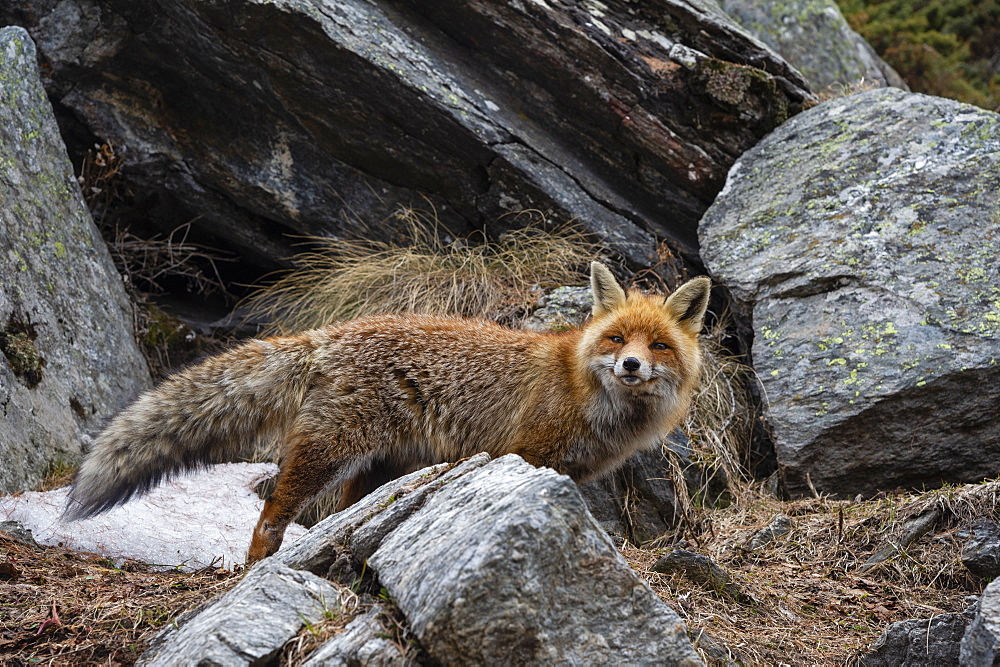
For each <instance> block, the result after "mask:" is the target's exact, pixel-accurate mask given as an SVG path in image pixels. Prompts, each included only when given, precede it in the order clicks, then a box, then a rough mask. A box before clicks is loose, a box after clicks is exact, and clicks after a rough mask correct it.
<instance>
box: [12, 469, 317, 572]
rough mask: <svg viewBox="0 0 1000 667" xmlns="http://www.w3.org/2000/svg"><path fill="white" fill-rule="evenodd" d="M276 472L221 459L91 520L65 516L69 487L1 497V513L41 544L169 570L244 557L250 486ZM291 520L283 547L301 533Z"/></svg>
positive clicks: (253, 509)
mask: <svg viewBox="0 0 1000 667" xmlns="http://www.w3.org/2000/svg"><path fill="white" fill-rule="evenodd" d="M277 472H278V466H276V465H274V464H273V463H222V464H219V465H213V466H209V467H208V468H206V469H204V470H198V471H195V472H190V473H187V474H184V475H179V476H178V477H175V478H174V479H172V480H170V481H168V482H164V483H163V484H160V485H159V486H157V487H156V488H154V489H153V490H152V491H150V492H149V493H147V494H146V495H144V496H142V497H140V498H135V499H133V500H131V501H129V502H127V503H125V504H124V505H122V506H121V507H116V508H114V509H112V510H109V511H108V512H105V513H104V514H99V515H98V516H95V517H93V518H90V519H82V520H80V521H72V522H66V521H63V520H62V519H61V518H60V515H61V514H62V511H63V508H64V507H65V506H66V497H67V496H68V495H69V487H65V488H62V489H56V490H55V491H46V492H31V493H23V494H21V495H19V496H4V497H0V517H2V518H3V519H6V520H15V521H20V522H21V523H22V524H23V525H24V527H25V528H29V529H30V530H31V531H32V533H33V535H34V537H35V540H36V541H37V542H38V543H39V544H46V545H50V546H59V545H61V546H64V547H67V548H70V549H76V550H78V551H87V552H91V553H98V554H101V555H104V556H108V557H109V558H112V559H114V560H115V561H116V562H119V563H120V562H122V561H123V560H125V559H134V560H139V561H142V562H144V563H153V564H156V565H159V566H163V567H164V568H167V569H169V568H174V567H181V568H182V569H185V570H197V569H199V568H202V567H208V566H209V565H212V564H214V565H215V566H216V567H224V568H226V569H232V568H233V565H236V564H240V563H243V562H244V560H245V558H246V553H247V548H248V547H249V546H250V535H251V533H252V532H253V529H254V527H255V526H256V525H257V519H258V518H259V516H260V511H261V508H262V507H263V506H264V501H263V500H261V499H260V498H258V497H257V494H255V493H254V492H253V490H252V489H253V487H254V486H256V485H257V484H259V483H260V482H262V481H263V480H265V479H268V478H269V477H273V476H274V475H275V474H277ZM305 532H306V529H305V528H303V527H302V526H300V525H298V524H292V525H291V526H289V527H288V530H287V531H286V532H285V540H284V543H283V544H282V546H283V547H284V546H288V545H289V544H291V543H292V542H294V541H295V540H296V539H298V538H299V537H301V536H302V535H304V534H305Z"/></svg>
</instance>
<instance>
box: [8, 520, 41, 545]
mask: <svg viewBox="0 0 1000 667" xmlns="http://www.w3.org/2000/svg"><path fill="white" fill-rule="evenodd" d="M0 533H4V534H5V535H7V536H8V537H10V539H12V540H14V541H15V542H20V543H21V544H23V545H25V546H29V547H38V542H36V541H35V536H34V535H32V533H31V529H30V528H25V527H24V524H22V523H21V522H20V521H0Z"/></svg>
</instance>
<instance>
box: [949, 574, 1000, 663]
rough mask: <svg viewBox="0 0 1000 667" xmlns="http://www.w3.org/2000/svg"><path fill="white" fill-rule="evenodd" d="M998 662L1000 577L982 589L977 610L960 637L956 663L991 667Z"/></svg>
mask: <svg viewBox="0 0 1000 667" xmlns="http://www.w3.org/2000/svg"><path fill="white" fill-rule="evenodd" d="M998 663H1000V579H996V580H994V581H993V583H991V584H990V585H989V586H987V587H986V589H985V590H984V591H983V596H982V597H981V598H980V599H979V611H978V613H977V614H976V617H975V618H974V619H973V620H972V622H971V623H969V627H967V628H966V630H965V635H964V636H963V637H962V644H961V649H960V652H959V662H958V664H960V665H963V666H967V667H992V665H996V664H998Z"/></svg>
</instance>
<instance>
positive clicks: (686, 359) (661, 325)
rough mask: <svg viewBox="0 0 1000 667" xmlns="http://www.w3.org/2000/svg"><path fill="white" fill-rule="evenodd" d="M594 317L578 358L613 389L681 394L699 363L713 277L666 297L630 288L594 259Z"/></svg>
mask: <svg viewBox="0 0 1000 667" xmlns="http://www.w3.org/2000/svg"><path fill="white" fill-rule="evenodd" d="M590 281H591V290H592V292H593V296H594V310H593V317H592V319H591V320H590V322H589V323H588V324H587V325H586V326H585V327H584V335H583V338H582V340H581V346H580V348H579V349H578V353H579V354H580V357H581V358H580V361H582V362H583V363H584V364H585V365H586V367H587V368H589V370H590V371H591V372H592V373H594V375H595V376H596V378H597V380H598V381H599V382H600V383H601V384H602V385H603V386H604V387H605V389H607V390H608V391H609V392H610V393H612V394H621V393H625V394H628V395H635V394H638V395H643V394H645V395H653V396H660V397H663V398H677V397H678V395H679V394H685V395H686V394H688V393H690V390H691V389H693V387H694V385H695V384H696V382H697V378H698V373H699V371H700V368H701V352H700V347H699V344H698V332H699V331H701V327H702V322H703V320H704V318H705V310H706V308H707V307H708V299H709V292H710V290H711V287H712V283H711V281H710V280H709V279H708V278H707V277H705V276H699V277H698V278H694V279H692V280H690V281H688V282H687V283H685V284H683V285H681V286H680V287H678V288H677V289H676V290H675V291H674V292H673V294H671V295H670V296H668V297H666V298H664V297H663V296H658V295H649V294H643V293H641V292H638V291H635V290H632V291H629V292H626V291H625V289H624V288H623V287H622V286H621V284H620V283H619V282H618V280H617V279H616V278H615V277H614V275H613V274H612V273H611V271H610V270H609V269H608V267H607V266H605V265H604V264H601V263H600V262H593V263H592V264H591V265H590Z"/></svg>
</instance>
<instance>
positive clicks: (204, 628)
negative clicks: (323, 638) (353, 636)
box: [137, 559, 339, 665]
mask: <svg viewBox="0 0 1000 667" xmlns="http://www.w3.org/2000/svg"><path fill="white" fill-rule="evenodd" d="M338 598H339V592H338V590H337V589H336V588H335V587H334V586H333V585H331V584H330V582H328V581H326V580H325V579H321V578H320V577H317V576H316V575H314V574H312V573H310V572H302V571H299V570H293V569H291V568H289V567H288V566H286V565H284V564H282V563H280V562H278V561H276V560H274V559H268V560H264V561H261V562H260V563H258V564H257V565H255V566H254V567H253V568H252V569H251V570H250V572H248V573H247V575H246V576H245V577H243V579H242V580H241V581H240V583H238V584H236V586H235V587H234V588H233V589H232V590H231V591H229V592H228V593H226V594H225V595H224V596H222V597H220V598H216V600H215V601H213V602H212V603H210V604H208V605H207V606H206V607H204V608H202V609H201V610H200V611H199V613H197V614H195V615H193V616H190V617H188V618H187V619H186V621H185V619H180V620H179V621H178V622H177V625H178V626H179V627H177V628H175V627H174V626H173V625H168V626H167V627H166V628H165V629H164V630H163V631H161V632H160V633H159V634H158V635H157V636H156V637H155V638H154V639H153V641H152V642H150V645H149V648H148V649H147V651H146V652H145V653H144V654H143V655H142V657H141V659H140V660H139V662H138V663H137V664H142V665H178V664H198V665H247V664H267V661H268V660H270V659H271V658H273V657H274V656H276V655H277V653H278V651H280V650H281V647H282V646H284V644H285V642H287V641H288V640H289V639H291V638H292V637H294V636H295V635H296V634H297V633H298V632H299V630H300V629H302V627H304V626H305V625H306V624H307V623H316V622H318V621H321V620H323V618H325V615H326V614H327V613H329V612H333V613H336V612H337V607H336V604H337V600H338Z"/></svg>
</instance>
